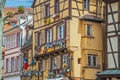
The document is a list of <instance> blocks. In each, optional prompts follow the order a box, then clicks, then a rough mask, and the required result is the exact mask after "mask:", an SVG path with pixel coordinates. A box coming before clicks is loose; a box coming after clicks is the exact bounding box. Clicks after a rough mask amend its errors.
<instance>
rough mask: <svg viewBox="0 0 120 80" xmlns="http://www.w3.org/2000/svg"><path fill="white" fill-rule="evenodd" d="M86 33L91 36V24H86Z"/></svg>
mask: <svg viewBox="0 0 120 80" xmlns="http://www.w3.org/2000/svg"><path fill="white" fill-rule="evenodd" d="M86 35H87V36H92V26H91V25H89V24H87V25H86Z"/></svg>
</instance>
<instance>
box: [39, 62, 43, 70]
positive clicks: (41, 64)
mask: <svg viewBox="0 0 120 80" xmlns="http://www.w3.org/2000/svg"><path fill="white" fill-rule="evenodd" d="M42 71H43V62H42V60H40V61H39V72H42Z"/></svg>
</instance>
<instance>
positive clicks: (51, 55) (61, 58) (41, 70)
mask: <svg viewBox="0 0 120 80" xmlns="http://www.w3.org/2000/svg"><path fill="white" fill-rule="evenodd" d="M103 6H104V4H103V3H102V0H34V3H33V9H34V30H33V53H34V56H35V58H36V60H37V61H38V62H37V63H38V64H36V66H35V67H34V68H33V69H34V70H37V71H38V75H37V76H33V79H34V80H60V79H63V80H64V79H69V80H84V79H85V80H95V79H96V73H97V72H99V71H101V70H102V52H103V47H102V25H101V23H102V21H103Z"/></svg>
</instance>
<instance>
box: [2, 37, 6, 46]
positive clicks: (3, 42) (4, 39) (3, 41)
mask: <svg viewBox="0 0 120 80" xmlns="http://www.w3.org/2000/svg"><path fill="white" fill-rule="evenodd" d="M2 39H3V40H2V45H3V46H5V44H6V37H5V36H3V38H2Z"/></svg>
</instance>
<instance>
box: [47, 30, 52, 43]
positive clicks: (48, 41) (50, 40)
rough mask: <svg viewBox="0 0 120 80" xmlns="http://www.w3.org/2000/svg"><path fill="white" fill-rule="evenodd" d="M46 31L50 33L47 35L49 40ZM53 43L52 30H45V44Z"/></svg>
mask: <svg viewBox="0 0 120 80" xmlns="http://www.w3.org/2000/svg"><path fill="white" fill-rule="evenodd" d="M48 31H51V32H50V33H49V40H48ZM52 41H53V29H52V28H48V29H46V43H50V42H52Z"/></svg>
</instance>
